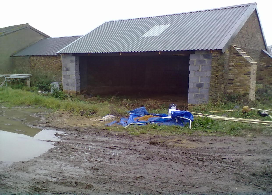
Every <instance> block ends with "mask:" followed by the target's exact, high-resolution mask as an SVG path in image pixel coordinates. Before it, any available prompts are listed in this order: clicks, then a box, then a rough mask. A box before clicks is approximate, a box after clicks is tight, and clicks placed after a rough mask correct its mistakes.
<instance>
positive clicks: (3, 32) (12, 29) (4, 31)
mask: <svg viewBox="0 0 272 195" xmlns="http://www.w3.org/2000/svg"><path fill="white" fill-rule="evenodd" d="M25 28H30V29H32V30H34V31H36V32H38V33H40V34H41V35H43V36H45V37H50V36H48V35H47V34H44V33H43V32H41V31H39V30H37V29H35V28H33V27H32V26H30V25H29V24H28V23H26V24H19V25H14V26H8V27H5V28H0V37H1V36H4V35H7V34H10V33H13V32H16V31H19V30H22V29H25Z"/></svg>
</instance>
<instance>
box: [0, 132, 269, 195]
mask: <svg viewBox="0 0 272 195" xmlns="http://www.w3.org/2000/svg"><path fill="white" fill-rule="evenodd" d="M63 131H64V132H65V134H64V135H59V136H60V137H61V141H58V142H56V143H55V148H52V149H50V150H49V151H48V152H47V153H45V154H43V155H41V156H40V157H37V158H34V159H32V160H30V161H25V162H17V163H13V165H11V166H9V167H3V169H2V170H1V171H0V180H1V181H0V184H1V187H0V192H1V193H19V192H26V193H49V194H50V193H77V194H78V193H83V194H84V193H85V194H106V193H108V194H130V193H131V194H180V193H225V192H228V193H258V194H259V193H271V192H272V188H271V183H272V179H271V173H272V170H271V168H269V167H271V162H272V151H271V149H272V144H271V143H272V142H271V137H250V138H245V137H227V136H226V137H208V136H202V137H199V136H168V137H161V136H147V135H143V136H139V137H135V136H130V135H127V134H126V133H121V132H119V133H116V132H110V131H106V130H95V129H88V128H81V129H80V128H66V130H63Z"/></svg>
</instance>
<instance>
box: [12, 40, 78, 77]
mask: <svg viewBox="0 0 272 195" xmlns="http://www.w3.org/2000/svg"><path fill="white" fill-rule="evenodd" d="M79 37H80V36H72V37H57V38H46V39H42V40H40V41H38V42H37V43H35V44H33V45H30V46H29V47H27V48H25V49H23V50H21V51H19V52H18V53H15V54H14V55H12V56H11V61H12V64H13V66H14V67H15V69H16V70H17V71H20V72H28V73H31V74H32V75H33V76H36V77H37V76H39V77H43V78H44V79H48V80H51V81H57V82H61V81H62V63H61V56H60V55H57V51H59V50H60V49H62V48H63V47H66V46H67V45H69V44H70V43H72V42H73V41H75V40H76V39H78V38H79Z"/></svg>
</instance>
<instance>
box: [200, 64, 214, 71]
mask: <svg viewBox="0 0 272 195" xmlns="http://www.w3.org/2000/svg"><path fill="white" fill-rule="evenodd" d="M211 70H212V67H211V66H203V65H201V71H211Z"/></svg>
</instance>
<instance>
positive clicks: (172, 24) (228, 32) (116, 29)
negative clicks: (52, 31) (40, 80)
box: [58, 3, 257, 53]
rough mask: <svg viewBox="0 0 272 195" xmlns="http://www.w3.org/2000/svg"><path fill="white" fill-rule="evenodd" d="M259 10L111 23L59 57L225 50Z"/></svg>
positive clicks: (228, 10)
mask: <svg viewBox="0 0 272 195" xmlns="http://www.w3.org/2000/svg"><path fill="white" fill-rule="evenodd" d="M256 6H257V5H256V3H250V4H245V5H237V6H231V7H225V8H219V9H212V10H204V11H195V12H188V13H180V14H173V15H164V16H157V17H148V18H136V19H128V20H117V21H110V22H106V23H104V24H102V25H101V26H99V27H97V28H96V29H94V30H93V31H91V32H90V33H88V34H86V35H85V36H83V37H81V38H80V39H78V40H77V41H75V42H73V43H72V44H70V45H68V46H67V47H65V48H63V49H62V50H60V51H59V52H58V53H112V52H145V51H181V50H216V49H219V50H221V49H222V50H224V49H225V47H226V45H227V43H229V42H230V40H231V39H232V38H234V36H235V35H236V34H237V33H238V32H239V30H240V29H241V28H242V26H243V25H244V23H245V22H246V20H247V19H248V18H249V16H250V15H251V14H252V13H253V11H254V10H256Z"/></svg>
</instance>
